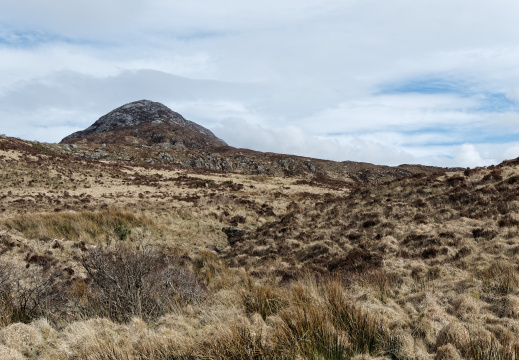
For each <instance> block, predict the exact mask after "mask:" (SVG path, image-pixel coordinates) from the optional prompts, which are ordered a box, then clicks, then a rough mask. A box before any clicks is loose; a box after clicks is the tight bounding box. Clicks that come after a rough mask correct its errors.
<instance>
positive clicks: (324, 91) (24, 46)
mask: <svg viewBox="0 0 519 360" xmlns="http://www.w3.org/2000/svg"><path fill="white" fill-rule="evenodd" d="M518 18H519V2H518V1H516V0H493V1H488V0H420V1H417V0H392V1H387V0H276V1H274V0H261V1H258V0H248V1H243V0H220V1H218V2H215V1H212V0H190V1H177V0H173V1H172V0H146V1H144V0H110V1H106V0H102V1H101V0H75V1H70V0H47V1H41V0H22V1H20V0H0V133H4V134H6V135H8V136H15V137H19V138H22V139H26V140H37V141H41V142H59V141H60V140H61V139H62V138H63V137H65V136H66V135H69V134H70V133H72V132H74V131H77V130H82V129H84V128H86V127H88V126H89V125H91V124H92V123H94V122H95V121H96V120H97V119H98V118H99V117H101V116H102V115H104V114H106V113H108V112H109V111H111V110H113V109H115V108H117V107H119V106H121V105H123V104H125V103H128V102H131V101H136V100H141V99H148V100H152V101H158V102H161V103H163V104H165V105H166V106H168V107H170V108H171V109H172V110H174V111H176V112H179V113H180V114H182V115H183V116H184V117H185V118H186V119H189V120H192V121H194V122H196V123H198V124H200V125H202V126H205V127H207V128H209V129H210V130H212V131H213V132H214V133H215V134H216V135H217V136H218V137H220V138H222V139H223V140H225V141H226V142H227V143H228V144H229V145H232V146H235V147H240V148H249V149H254V150H259V151H269V152H278V153H285V154H296V155H302V156H309V157H315V158H322V159H330V160H336V161H344V160H350V161H363V162H370V163H375V164H384V165H399V164H418V163H419V164H426V165H436V166H459V167H476V166H487V165H492V164H498V163H500V162H501V161H503V160H505V159H513V158H517V157H519V104H518V101H519V40H518V39H519V26H517V19H518Z"/></svg>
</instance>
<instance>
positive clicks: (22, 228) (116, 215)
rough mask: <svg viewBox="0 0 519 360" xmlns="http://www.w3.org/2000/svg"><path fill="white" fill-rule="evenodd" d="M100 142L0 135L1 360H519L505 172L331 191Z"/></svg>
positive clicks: (512, 192) (362, 178)
mask: <svg viewBox="0 0 519 360" xmlns="http://www.w3.org/2000/svg"><path fill="white" fill-rule="evenodd" d="M97 147H98V145H96V144H82V145H80V146H79V147H78V149H76V150H77V151H76V152H78V153H79V152H82V153H84V154H86V153H91V152H93V151H96V149H97ZM103 149H104V150H103V151H106V152H107V153H110V154H113V153H116V152H117V153H118V154H120V155H121V156H120V157H121V160H120V161H93V160H91V159H88V158H86V157H81V156H79V155H76V156H74V155H67V154H66V153H65V151H63V148H58V147H57V145H54V144H34V143H29V142H24V141H21V140H18V139H11V138H6V139H0V187H1V191H0V358H1V359H58V360H69V359H88V360H90V359H126V360H128V359H132V360H133V359H135V360H137V359H170V360H171V359H507V360H508V359H510V360H512V359H518V358H519V188H518V187H519V161H518V160H513V161H509V162H505V163H503V164H501V165H499V166H494V167H489V168H478V169H471V170H466V171H450V172H442V173H431V169H425V168H424V170H423V172H422V173H421V172H420V171H419V169H420V168H419V167H414V168H412V172H411V173H406V174H405V176H403V175H402V176H401V178H399V179H396V178H395V179H394V180H391V181H382V180H376V181H373V178H374V177H375V176H374V174H375V173H374V172H373V171H375V170H373V169H375V168H374V167H372V168H370V169H371V170H370V171H371V172H369V174H368V173H366V169H367V168H362V167H361V166H360V165H355V164H353V163H352V164H349V166H351V168H352V169H353V168H355V166H358V167H359V168H358V169H357V170H355V171H356V172H355V173H354V176H353V175H352V176H351V177H349V178H347V179H346V178H344V179H343V180H344V181H343V180H341V179H340V176H338V173H337V172H335V173H333V176H329V177H326V171H323V172H321V173H319V174H311V173H308V172H293V173H289V172H285V173H283V174H277V173H271V174H259V175H254V174H252V173H250V172H249V173H241V174H240V173H233V172H227V173H223V172H216V171H208V170H202V169H191V168H185V167H181V166H172V165H171V164H169V165H168V166H156V165H153V166H151V165H143V164H142V163H141V162H140V161H137V160H138V159H140V157H142V156H143V155H142V154H143V151H144V152H146V151H147V152H150V151H151V150H150V149H144V150H143V149H141V148H137V149H136V148H134V147H132V146H126V147H125V146H120V145H113V146H112V145H110V144H109V145H108V146H106V147H104V148H103ZM153 151H154V150H153ZM153 151H151V152H153ZM226 151H231V150H226ZM123 153H124V154H125V155H123ZM249 155H250V154H249ZM175 156H179V157H182V156H184V155H182V154H181V153H180V152H179V153H178V154H176V155H175ZM250 156H252V155H250ZM258 156H259V155H258ZM272 156H273V155H272ZM132 158H134V159H137V160H135V161H137V162H139V164H137V163H136V162H135V161H132V160H131V159H132ZM319 164H321V163H319ZM323 164H324V162H323V163H322V164H321V165H320V166H321V169H325V165H323ZM336 165H337V164H335V165H333V166H336ZM333 166H331V167H329V168H326V169H328V170H327V171H330V172H332V170H333ZM341 166H342V165H341ZM401 169H411V168H407V167H402V168H401ZM393 170H394V169H393ZM351 171H354V170H351ZM377 171H378V170H377ZM394 171H396V170H394ZM410 171H411V170H410ZM413 173H415V175H412V174H413ZM278 175H283V176H278ZM368 175H369V176H368Z"/></svg>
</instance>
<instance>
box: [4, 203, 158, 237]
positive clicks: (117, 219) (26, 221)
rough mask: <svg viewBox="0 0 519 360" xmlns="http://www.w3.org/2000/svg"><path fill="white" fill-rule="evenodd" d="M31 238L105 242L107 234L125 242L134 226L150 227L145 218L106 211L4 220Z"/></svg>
mask: <svg viewBox="0 0 519 360" xmlns="http://www.w3.org/2000/svg"><path fill="white" fill-rule="evenodd" d="M4 225H5V226H6V227H7V228H9V229H14V230H17V231H19V232H21V233H22V234H24V236H26V237H27V238H31V239H35V238H37V239H62V238H65V239H67V240H74V241H76V240H86V241H92V240H101V239H102V240H104V239H105V238H106V236H107V235H111V236H113V237H115V238H116V239H120V240H125V239H126V238H128V237H129V236H130V234H131V229H132V228H136V227H152V226H153V225H154V223H153V221H152V220H151V219H150V218H148V217H146V216H145V215H136V214H134V213H132V212H128V211H124V210H119V209H107V210H100V211H86V210H85V211H70V212H57V213H37V214H22V215H17V216H15V217H14V218H11V219H8V220H5V221H4Z"/></svg>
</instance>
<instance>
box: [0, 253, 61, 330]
mask: <svg viewBox="0 0 519 360" xmlns="http://www.w3.org/2000/svg"><path fill="white" fill-rule="evenodd" d="M61 294H62V292H61V291H60V282H59V274H58V273H57V272H56V271H51V270H45V269H43V268H42V267H39V266H32V267H30V268H29V269H25V268H20V267H18V266H13V265H12V264H8V263H5V262H2V263H0V325H7V324H10V323H13V322H25V323H27V322H30V321H31V320H33V319H35V318H37V317H39V316H42V315H48V316H51V315H52V314H55V313H57V312H59V311H60V309H61V308H62V307H61V304H62V296H61Z"/></svg>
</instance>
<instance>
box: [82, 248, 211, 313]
mask: <svg viewBox="0 0 519 360" xmlns="http://www.w3.org/2000/svg"><path fill="white" fill-rule="evenodd" d="M81 264H82V265H83V267H84V268H85V270H86V272H87V274H88V279H89V280H90V281H91V288H90V292H89V294H88V302H87V304H86V305H85V311H86V313H87V315H89V316H93V315H94V316H106V317H109V318H110V319H112V320H114V321H118V322H126V321H129V320H130V319H131V318H132V317H135V316H136V317H140V318H143V319H145V320H151V319H155V318H157V317H159V316H161V315H163V314H165V313H166V312H167V311H169V310H171V309H172V308H173V307H174V306H175V304H178V303H189V302H197V301H201V300H202V299H203V297H204V294H205V290H204V289H205V287H204V285H203V284H202V283H201V282H200V281H199V280H198V279H197V278H196V276H195V275H194V273H193V272H192V271H191V270H190V269H189V268H188V267H187V266H186V265H185V264H183V262H182V261H181V260H180V259H177V258H175V257H171V256H166V255H164V254H162V253H161V252H159V251H158V250H156V249H153V248H151V247H149V246H146V245H143V244H138V245H132V244H124V243H116V244H114V245H112V246H100V247H97V248H93V249H91V250H90V251H89V252H88V253H87V254H86V255H84V256H83V258H82V259H81Z"/></svg>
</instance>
